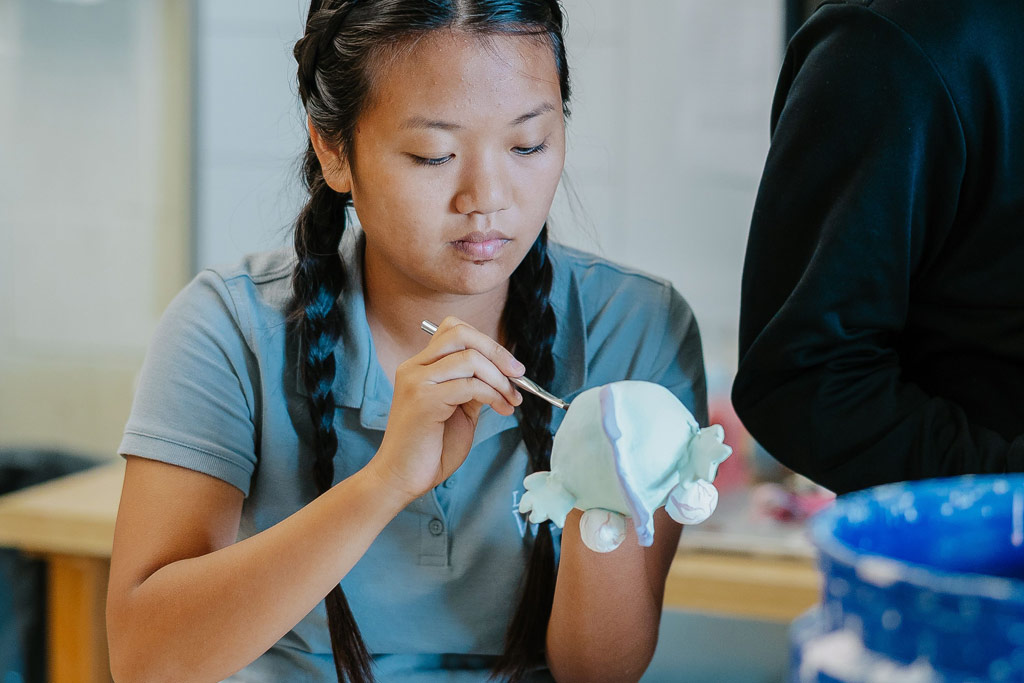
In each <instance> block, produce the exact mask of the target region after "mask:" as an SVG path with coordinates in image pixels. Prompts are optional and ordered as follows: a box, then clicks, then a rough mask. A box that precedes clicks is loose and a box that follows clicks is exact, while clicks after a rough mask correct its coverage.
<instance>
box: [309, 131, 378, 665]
mask: <svg viewBox="0 0 1024 683" xmlns="http://www.w3.org/2000/svg"><path fill="white" fill-rule="evenodd" d="M303 171H304V173H303V175H304V178H305V181H306V184H307V186H308V188H309V201H308V202H307V203H306V205H305V206H304V207H303V208H302V211H301V212H300V213H299V217H298V219H297V220H296V224H295V254H296V257H297V260H296V263H295V270H294V272H293V273H292V297H293V298H292V303H291V310H290V311H289V313H290V315H289V320H290V322H291V324H292V326H293V330H294V332H295V333H296V334H297V335H298V338H299V340H300V342H299V343H300V347H301V349H302V359H303V361H302V364H301V365H300V366H299V373H300V375H301V377H302V382H303V385H304V386H305V387H306V390H307V392H308V393H309V401H308V406H309V414H310V417H311V418H312V422H313V444H314V451H315V454H316V460H315V464H314V466H313V475H314V479H315V482H316V488H317V495H321V494H323V493H324V492H325V491H327V490H328V489H330V488H331V486H332V485H333V484H334V455H335V453H336V452H337V450H338V435H337V433H336V432H335V430H334V394H333V392H332V386H333V384H334V375H335V357H334V347H335V345H336V344H337V342H338V337H339V336H340V335H341V331H342V327H343V324H344V321H343V320H342V317H341V310H340V308H339V307H338V297H339V296H340V294H341V291H342V288H343V287H344V283H345V266H344V263H343V262H342V260H341V254H340V253H339V246H340V244H341V237H342V234H343V233H344V231H345V223H346V213H347V206H348V203H349V202H350V201H351V195H350V194H339V193H337V192H335V191H334V190H332V189H331V188H330V187H328V185H327V183H326V182H325V181H324V178H323V173H322V171H321V169H320V164H319V162H318V161H317V158H316V153H315V152H314V151H313V146H312V143H310V145H309V147H308V148H307V149H306V155H305V158H304V162H303ZM325 602H326V606H327V624H328V629H329V630H330V634H331V650H332V651H333V653H334V666H335V669H336V671H337V674H338V680H339V681H346V680H347V681H352V682H353V683H364V682H368V681H372V680H373V674H372V672H371V670H370V653H369V651H368V650H367V648H366V644H365V643H364V642H363V639H362V636H361V635H360V633H359V627H358V626H357V625H356V621H355V617H354V616H353V614H352V610H351V608H350V607H349V605H348V601H347V600H346V599H345V594H344V592H342V589H341V585H340V584H339V585H337V586H335V587H334V588H333V589H331V592H330V593H328V594H327V597H326V600H325Z"/></svg>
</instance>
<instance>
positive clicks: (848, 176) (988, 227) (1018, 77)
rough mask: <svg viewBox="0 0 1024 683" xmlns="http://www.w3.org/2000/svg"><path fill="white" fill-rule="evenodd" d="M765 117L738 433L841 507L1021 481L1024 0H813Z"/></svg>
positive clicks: (748, 269) (745, 294)
mask: <svg viewBox="0 0 1024 683" xmlns="http://www.w3.org/2000/svg"><path fill="white" fill-rule="evenodd" d="M771 121H772V138H771V148H770V150H769V153H768V159H767V162H766V165H765V170H764V175H763V177H762V179H761V186H760V189H759V191H758V196H757V202H756V204H755V207H754V215H753V220H752V223H751V227H750V237H749V241H748V244H747V255H746V263H745V266H744V271H743V288H742V306H741V315H740V364H739V371H738V374H737V377H736V380H735V383H734V385H733V403H734V405H735V408H736V411H737V413H738V414H739V416H740V418H741V419H742V420H743V422H744V424H745V425H746V426H747V428H748V429H749V430H750V432H751V434H753V436H754V437H755V438H756V439H757V440H758V441H759V442H760V443H761V444H762V445H763V446H764V447H765V448H766V449H767V450H768V451H769V452H770V453H771V454H772V455H774V456H775V457H776V458H777V459H779V460H780V461H781V462H783V463H784V464H786V465H788V466H789V467H790V468H792V469H794V470H796V471H797V472H800V473H802V474H805V475H807V476H808V477H810V478H811V479H814V480H816V481H818V482H819V483H821V484H823V485H825V486H827V487H829V488H831V489H832V490H834V491H836V492H837V493H843V492H847V491H851V490H854V489H859V488H864V487H867V486H871V485H874V484H879V483H883V482H891V481H902V480H908V479H920V478H925V477H938V476H947V475H955V474H963V473H983V472H1006V471H1022V470H1024V436H1022V435H1024V1H1022V0H874V1H871V0H862V1H859V2H857V1H853V0H851V1H848V2H826V3H825V4H824V5H823V6H822V7H820V8H819V9H818V10H817V11H816V12H815V13H814V14H813V15H812V17H811V18H810V19H809V20H808V22H807V23H806V24H805V25H804V26H803V27H802V28H801V29H800V31H799V32H798V33H797V34H796V36H795V37H794V38H793V40H792V41H791V43H790V45H789V48H788V51H787V54H786V59H785V62H784V64H783V67H782V74H781V76H780V79H779V84H778V87H777V90H776V94H775V100H774V105H773V108H772V119H771Z"/></svg>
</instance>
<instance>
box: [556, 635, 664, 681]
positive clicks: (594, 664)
mask: <svg viewBox="0 0 1024 683" xmlns="http://www.w3.org/2000/svg"><path fill="white" fill-rule="evenodd" d="M573 650H574V651H566V650H565V649H562V648H559V649H558V650H555V651H550V650H549V652H548V656H547V660H548V668H549V669H550V670H551V675H552V677H553V678H554V679H555V680H556V681H558V683H628V682H629V681H639V680H640V677H641V676H643V675H644V672H645V671H647V667H648V666H650V664H651V659H653V658H654V644H650V645H648V644H640V643H635V644H633V645H631V646H629V647H625V648H611V650H614V651H610V650H609V649H608V648H602V649H601V650H600V651H599V652H597V651H595V650H594V649H593V648H591V649H587V648H573Z"/></svg>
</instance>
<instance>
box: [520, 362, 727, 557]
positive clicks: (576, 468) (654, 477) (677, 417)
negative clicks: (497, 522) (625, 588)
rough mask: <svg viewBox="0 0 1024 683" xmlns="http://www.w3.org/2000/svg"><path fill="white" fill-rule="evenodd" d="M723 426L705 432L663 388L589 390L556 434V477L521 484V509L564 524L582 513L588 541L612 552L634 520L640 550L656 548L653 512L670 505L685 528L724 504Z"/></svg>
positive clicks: (629, 385)
mask: <svg viewBox="0 0 1024 683" xmlns="http://www.w3.org/2000/svg"><path fill="white" fill-rule="evenodd" d="M724 437H725V434H724V432H723V430H722V428H721V427H720V426H719V425H713V426H711V427H706V428H704V429H701V428H700V427H699V426H698V425H697V421H696V419H694V417H693V415H692V414H691V413H690V411H689V410H687V408H686V406H684V405H683V404H682V402H680V401H679V399H678V398H676V397H675V395H673V394H672V392H670V391H669V390H668V389H666V388H665V387H663V386H661V385H659V384H654V383H652V382H640V381H632V380H630V381H622V382H613V383H611V384H606V385H604V386H600V387H595V388H593V389H588V390H587V391H584V392H583V393H581V394H580V395H579V396H577V397H576V398H575V399H574V400H573V401H572V404H571V405H570V406H569V411H568V413H567V414H566V416H565V419H564V420H563V421H562V424H561V426H560V427H559V429H558V432H557V433H556V434H555V438H554V443H553V445H552V449H551V471H550V472H534V473H533V474H531V475H529V476H527V477H526V479H525V480H524V481H523V484H524V486H525V487H526V493H525V494H524V495H523V497H522V500H521V502H520V504H519V510H520V512H522V513H529V514H530V521H531V522H534V523H538V522H543V521H546V520H549V519H550V520H552V521H553V522H554V523H555V524H557V525H558V526H560V527H562V526H564V525H565V518H566V516H567V515H568V513H569V511H570V510H571V509H572V508H574V507H575V508H578V509H580V510H583V516H582V518H581V519H580V532H581V534H582V536H583V542H584V543H585V544H586V545H587V547H589V548H590V549H591V550H594V551H596V552H610V551H611V550H614V549H615V548H617V547H618V546H619V545H620V544H621V543H622V541H623V540H624V539H625V537H626V523H627V521H626V518H629V519H630V520H631V522H632V524H633V527H634V528H635V529H636V535H637V539H638V540H639V542H640V545H642V546H650V545H651V544H652V543H653V541H654V511H655V510H656V509H657V508H659V507H662V506H664V507H665V509H666V511H667V512H668V514H669V515H670V516H671V517H672V519H674V520H676V521H677V522H679V523H680V524H699V523H700V522H702V521H704V520H705V519H707V518H708V517H709V516H711V513H712V512H714V509H715V506H716V505H717V503H718V491H717V490H716V489H715V487H714V486H713V485H712V482H713V481H714V479H715V474H716V472H717V470H718V466H719V464H721V463H722V461H724V460H725V459H726V458H727V457H729V454H730V453H732V449H731V448H730V447H729V446H727V445H725V444H724V443H723V440H724Z"/></svg>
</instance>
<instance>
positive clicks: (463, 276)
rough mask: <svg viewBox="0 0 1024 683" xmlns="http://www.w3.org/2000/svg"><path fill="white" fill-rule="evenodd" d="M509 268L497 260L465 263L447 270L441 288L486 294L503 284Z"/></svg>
mask: <svg viewBox="0 0 1024 683" xmlns="http://www.w3.org/2000/svg"><path fill="white" fill-rule="evenodd" d="M513 270H514V268H510V267H508V266H506V265H504V264H502V263H500V262H499V261H497V260H495V261H484V262H481V263H466V264H464V265H460V266H459V267H457V268H453V269H451V270H450V271H449V273H448V277H445V278H444V281H443V288H444V289H445V290H446V291H449V292H451V293H452V294H461V295H466V296H469V295H475V294H486V293H487V292H490V291H493V290H494V289H496V288H498V287H502V286H504V285H505V284H506V283H507V282H508V279H509V277H511V275H512V271H513Z"/></svg>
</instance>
